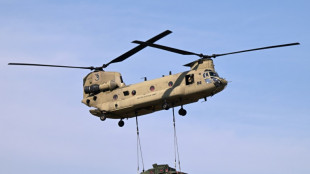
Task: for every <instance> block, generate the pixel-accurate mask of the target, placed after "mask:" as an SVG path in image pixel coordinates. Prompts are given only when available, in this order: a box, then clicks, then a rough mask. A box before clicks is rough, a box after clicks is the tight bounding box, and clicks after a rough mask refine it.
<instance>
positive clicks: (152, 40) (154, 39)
mask: <svg viewBox="0 0 310 174" xmlns="http://www.w3.org/2000/svg"><path fill="white" fill-rule="evenodd" d="M170 33H172V31H170V30H166V31H164V32H162V33H160V34H159V35H157V36H155V37H153V38H151V39H149V40H147V41H146V42H149V43H154V42H156V41H158V40H159V39H161V38H163V37H165V36H167V35H168V34H170ZM145 47H147V45H139V46H137V47H135V48H133V49H131V50H129V51H128V52H126V53H124V54H122V55H120V56H119V57H117V58H115V59H113V60H112V61H110V62H109V63H107V64H105V65H103V68H106V67H107V66H109V65H110V64H111V63H116V62H121V61H123V60H125V59H127V58H128V57H130V56H132V55H134V54H135V53H137V52H139V51H140V50H142V49H144V48H145Z"/></svg>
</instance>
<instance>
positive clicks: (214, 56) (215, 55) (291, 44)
mask: <svg viewBox="0 0 310 174" xmlns="http://www.w3.org/2000/svg"><path fill="white" fill-rule="evenodd" d="M293 45H300V43H298V42H295V43H289V44H282V45H273V46H268V47H261V48H254V49H249V50H242V51H235V52H230V53H224V54H213V55H211V56H210V58H211V57H212V58H216V57H218V56H225V55H229V54H237V53H244V52H250V51H257V50H264V49H270V48H278V47H287V46H293Z"/></svg>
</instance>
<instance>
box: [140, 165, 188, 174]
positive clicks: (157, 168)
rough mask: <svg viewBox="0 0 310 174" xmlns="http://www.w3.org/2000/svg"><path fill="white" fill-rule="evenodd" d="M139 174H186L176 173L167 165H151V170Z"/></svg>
mask: <svg viewBox="0 0 310 174" xmlns="http://www.w3.org/2000/svg"><path fill="white" fill-rule="evenodd" d="M141 174H187V173H184V172H178V171H176V169H174V168H171V167H169V165H168V164H161V165H158V164H153V168H152V169H148V170H147V171H145V172H142V173H141Z"/></svg>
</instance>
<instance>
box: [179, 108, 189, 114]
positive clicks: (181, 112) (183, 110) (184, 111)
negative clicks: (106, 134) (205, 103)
mask: <svg viewBox="0 0 310 174" xmlns="http://www.w3.org/2000/svg"><path fill="white" fill-rule="evenodd" d="M186 114H187V111H186V110H185V109H183V108H181V109H180V110H179V115H181V116H185V115H186Z"/></svg>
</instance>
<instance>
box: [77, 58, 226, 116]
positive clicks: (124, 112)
mask: <svg viewBox="0 0 310 174" xmlns="http://www.w3.org/2000/svg"><path fill="white" fill-rule="evenodd" d="M210 61H211V62H210ZM107 74H108V75H107ZM104 76H106V77H110V78H109V79H107V78H105V79H104ZM96 80H97V81H96ZM100 83H101V84H100ZM109 84H110V85H109ZM111 84H112V85H111ZM113 84H114V85H113ZM226 85H227V81H226V80H225V79H223V78H220V77H218V75H217V73H216V72H215V71H214V67H213V62H212V60H205V61H204V62H202V63H198V62H197V64H196V65H193V66H192V69H191V70H190V71H185V72H182V73H178V74H173V75H168V76H164V77H161V78H158V79H154V80H148V81H144V82H141V83H137V84H132V85H128V86H126V85H125V84H124V83H123V82H122V78H121V75H120V73H117V72H105V71H98V72H92V73H90V74H88V75H87V76H86V77H85V78H84V98H83V100H82V102H83V103H84V104H86V105H87V106H89V107H94V108H96V109H91V110H90V112H91V114H93V115H95V116H98V117H101V116H104V117H106V118H112V119H123V118H131V117H135V116H141V115H145V114H149V113H152V112H155V111H159V110H163V109H169V107H176V106H183V105H185V104H189V103H193V102H197V101H198V100H199V99H201V98H206V97H208V96H212V95H214V94H216V93H218V92H220V91H222V90H223V89H224V88H225V86H226ZM91 88H94V89H91ZM95 88H96V89H97V90H95Z"/></svg>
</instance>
